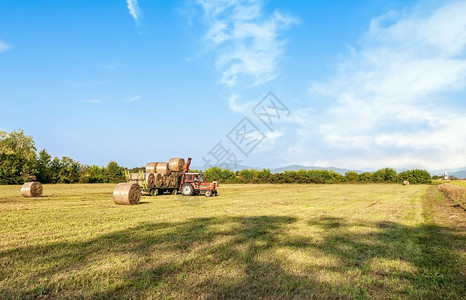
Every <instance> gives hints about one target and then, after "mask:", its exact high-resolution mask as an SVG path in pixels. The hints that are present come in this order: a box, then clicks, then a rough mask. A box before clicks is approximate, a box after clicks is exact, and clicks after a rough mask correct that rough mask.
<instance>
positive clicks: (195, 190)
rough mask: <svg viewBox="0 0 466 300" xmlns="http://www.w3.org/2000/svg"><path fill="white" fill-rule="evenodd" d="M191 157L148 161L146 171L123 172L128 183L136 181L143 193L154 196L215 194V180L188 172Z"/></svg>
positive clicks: (208, 195) (207, 195) (209, 195)
mask: <svg viewBox="0 0 466 300" xmlns="http://www.w3.org/2000/svg"><path fill="white" fill-rule="evenodd" d="M190 165H191V157H189V158H188V159H187V160H186V163H185V161H184V159H179V158H177V159H175V158H172V159H171V160H170V162H169V163H149V164H147V166H146V172H143V171H140V172H139V173H129V171H126V172H125V175H126V180H127V182H128V183H137V184H139V186H140V187H141V191H142V194H143V195H148V196H154V195H162V194H164V193H169V194H172V195H176V194H178V193H181V194H182V195H183V196H193V195H199V194H204V195H205V196H206V197H211V196H217V184H216V182H206V181H205V180H204V177H203V176H202V173H190V172H189V167H190Z"/></svg>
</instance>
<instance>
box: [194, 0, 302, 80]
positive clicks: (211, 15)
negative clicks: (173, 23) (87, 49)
mask: <svg viewBox="0 0 466 300" xmlns="http://www.w3.org/2000/svg"><path fill="white" fill-rule="evenodd" d="M198 3H199V4H200V5H201V6H202V7H203V10H204V16H205V19H206V22H207V23H208V27H209V29H208V31H207V33H206V34H205V36H204V39H205V40H206V41H207V42H208V44H209V46H210V48H211V49H212V50H214V51H215V52H216V54H217V58H216V62H215V66H216V68H217V69H218V70H219V71H220V72H222V83H223V84H225V85H228V86H234V85H235V84H237V81H238V79H240V77H244V79H249V78H252V80H253V83H254V85H260V84H263V83H266V82H268V81H270V80H273V79H275V78H276V77H277V76H278V74H279V64H278V63H279V59H280V57H281V56H282V54H283V46H284V43H285V42H284V41H283V40H281V39H280V34H281V33H282V32H283V31H285V30H286V29H288V28H289V27H290V25H292V24H293V23H295V22H296V20H295V19H294V18H291V17H289V16H286V15H283V14H282V13H279V12H277V11H275V12H273V13H272V15H271V16H264V13H263V9H262V2H261V1H260V0H218V1H207V0H198Z"/></svg>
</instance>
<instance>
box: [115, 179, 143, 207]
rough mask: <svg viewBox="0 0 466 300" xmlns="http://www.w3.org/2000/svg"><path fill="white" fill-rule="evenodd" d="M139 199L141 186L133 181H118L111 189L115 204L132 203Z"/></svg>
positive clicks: (136, 202) (137, 201) (137, 202)
mask: <svg viewBox="0 0 466 300" xmlns="http://www.w3.org/2000/svg"><path fill="white" fill-rule="evenodd" d="M139 200H141V187H140V186H139V185H138V184H136V183H133V182H129V183H126V182H125V183H119V184H117V186H116V188H115V190H114V191H113V201H114V202H115V204H121V205H134V204H139Z"/></svg>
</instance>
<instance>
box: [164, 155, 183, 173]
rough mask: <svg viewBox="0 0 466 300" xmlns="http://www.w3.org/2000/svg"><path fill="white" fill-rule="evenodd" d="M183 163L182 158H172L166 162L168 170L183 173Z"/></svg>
mask: <svg viewBox="0 0 466 300" xmlns="http://www.w3.org/2000/svg"><path fill="white" fill-rule="evenodd" d="M184 163H185V161H184V159H183V158H172V159H170V161H169V162H168V169H169V170H170V171H172V172H181V171H183V168H184Z"/></svg>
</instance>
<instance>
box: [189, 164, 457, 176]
mask: <svg viewBox="0 0 466 300" xmlns="http://www.w3.org/2000/svg"><path fill="white" fill-rule="evenodd" d="M221 167H222V168H224V169H230V170H232V171H235V172H236V171H241V170H244V169H256V170H262V169H264V168H261V167H252V166H248V165H241V164H237V165H236V166H235V165H234V164H225V165H223V166H221ZM191 169H193V170H201V171H202V170H205V169H206V167H205V166H203V167H200V166H191ZM299 170H329V171H330V170H332V171H335V172H337V173H340V174H342V175H345V173H346V172H348V171H355V172H357V173H362V172H363V171H359V170H349V169H342V168H335V167H319V166H302V165H289V166H286V167H280V168H274V169H270V172H272V173H282V172H284V171H299ZM397 171H398V172H401V171H403V170H397ZM447 171H448V175H450V176H451V175H453V176H456V177H458V178H466V167H463V168H455V169H450V170H448V169H447ZM444 172H445V170H431V171H429V173H430V174H431V175H439V176H441V175H443V173H444Z"/></svg>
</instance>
